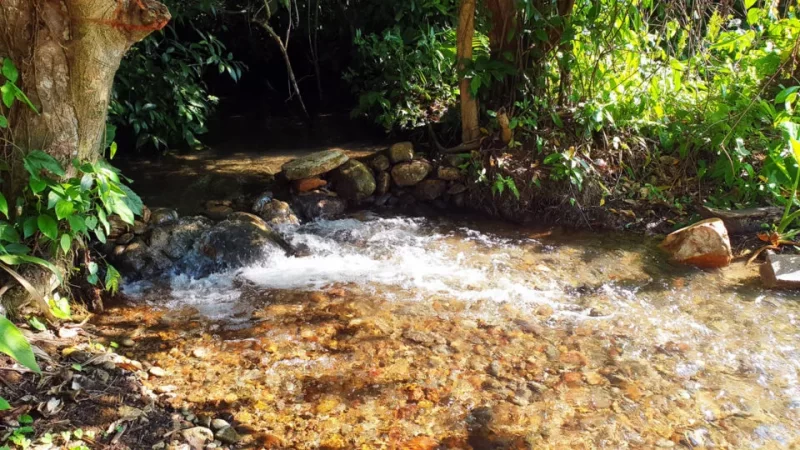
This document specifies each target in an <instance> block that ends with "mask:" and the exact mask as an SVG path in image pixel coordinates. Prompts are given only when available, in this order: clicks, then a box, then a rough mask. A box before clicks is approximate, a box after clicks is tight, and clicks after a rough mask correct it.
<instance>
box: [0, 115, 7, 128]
mask: <svg viewBox="0 0 800 450" xmlns="http://www.w3.org/2000/svg"><path fill="white" fill-rule="evenodd" d="M0 128H8V118H7V117H6V116H4V115H2V114H0Z"/></svg>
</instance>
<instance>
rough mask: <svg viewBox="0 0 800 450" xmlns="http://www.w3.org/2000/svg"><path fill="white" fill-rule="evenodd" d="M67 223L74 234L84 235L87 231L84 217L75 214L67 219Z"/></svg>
mask: <svg viewBox="0 0 800 450" xmlns="http://www.w3.org/2000/svg"><path fill="white" fill-rule="evenodd" d="M67 221H68V222H69V228H70V229H71V230H72V232H73V233H83V232H85V231H86V222H85V221H84V220H83V217H81V216H79V215H75V214H73V215H71V216H69V217H68V218H67Z"/></svg>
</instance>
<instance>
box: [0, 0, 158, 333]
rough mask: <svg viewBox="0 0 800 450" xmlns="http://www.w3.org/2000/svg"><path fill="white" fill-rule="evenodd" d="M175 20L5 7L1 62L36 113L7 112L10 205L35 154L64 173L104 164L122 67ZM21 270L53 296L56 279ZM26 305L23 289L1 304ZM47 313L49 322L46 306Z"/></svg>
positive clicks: (128, 5)
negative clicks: (139, 45)
mask: <svg viewBox="0 0 800 450" xmlns="http://www.w3.org/2000/svg"><path fill="white" fill-rule="evenodd" d="M169 19H170V14H169V11H168V10H167V8H166V7H165V6H164V5H162V4H161V3H158V2H157V1H155V0H0V30H3V32H2V33H0V56H2V57H4V58H11V60H12V61H13V62H14V63H15V65H16V66H17V67H18V69H19V79H18V80H17V83H16V84H17V86H18V87H19V88H20V89H21V90H22V91H23V92H24V93H25V94H26V95H27V97H28V98H29V99H30V101H31V103H32V104H33V105H34V106H35V108H36V111H33V110H31V109H30V108H29V107H27V106H26V105H24V104H22V103H20V102H18V103H16V104H15V105H13V107H12V108H11V110H10V111H6V110H4V111H3V113H4V114H5V115H6V116H7V117H8V118H9V128H7V129H2V130H0V131H1V132H2V136H1V137H2V143H1V144H0V148H2V151H3V155H2V156H0V157H2V158H3V160H4V161H6V162H8V163H9V165H10V167H11V176H10V177H5V180H4V183H3V184H2V188H3V190H4V191H6V193H7V194H8V195H6V198H8V199H15V198H17V195H18V194H20V193H21V192H22V190H23V189H24V187H25V185H26V183H27V177H26V176H25V175H24V173H25V171H24V169H23V168H22V159H23V157H24V155H26V154H27V153H28V152H30V151H32V150H42V151H44V152H46V153H48V154H50V155H51V156H53V157H54V158H56V159H57V160H59V161H61V163H62V165H63V166H64V167H65V168H70V167H71V165H70V164H68V162H69V161H70V160H72V159H75V158H77V159H79V160H89V161H96V160H97V159H99V158H100V157H102V153H103V151H104V150H105V128H106V118H107V117H106V116H107V111H108V103H109V97H110V94H111V87H112V84H113V81H114V75H115V74H116V72H117V69H118V68H119V64H120V61H121V60H122V57H123V55H124V54H125V52H126V51H128V49H129V48H130V47H131V45H133V44H134V43H136V42H138V41H140V40H141V39H143V38H144V37H145V36H147V35H148V34H150V33H151V32H153V31H155V30H159V29H161V28H163V27H164V26H165V25H166V24H167V22H168V21H169ZM67 174H68V175H71V174H70V170H69V169H68V172H67ZM12 214H13V213H12ZM55 263H56V264H57V265H59V266H68V267H71V266H72V264H69V262H68V261H55ZM20 270H21V271H23V276H24V277H25V278H26V279H27V280H29V282H30V284H31V286H32V287H33V288H34V289H35V290H37V291H39V292H43V293H45V294H49V293H50V292H51V291H52V289H53V285H52V273H50V272H48V271H46V270H44V269H42V268H40V267H39V266H35V265H27V266H25V267H22V268H21V269H20ZM64 273H68V270H67V271H64ZM27 298H28V295H27V292H26V291H25V289H22V288H20V287H16V288H12V289H10V290H9V292H8V293H6V294H5V295H4V296H3V298H2V301H3V303H4V304H6V305H8V306H10V307H11V308H17V307H19V306H20V305H21V304H22V303H24V302H26V301H27ZM40 308H41V309H42V311H41V312H42V313H44V314H45V315H48V313H49V309H48V307H47V305H40ZM48 317H49V315H48Z"/></svg>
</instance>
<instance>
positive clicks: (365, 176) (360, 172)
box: [333, 159, 375, 203]
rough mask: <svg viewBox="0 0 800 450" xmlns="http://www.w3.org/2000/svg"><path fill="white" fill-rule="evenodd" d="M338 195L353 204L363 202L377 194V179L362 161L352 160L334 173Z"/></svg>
mask: <svg viewBox="0 0 800 450" xmlns="http://www.w3.org/2000/svg"><path fill="white" fill-rule="evenodd" d="M333 181H334V184H335V189H336V193H337V194H339V195H341V196H342V197H343V198H345V199H346V200H349V201H351V202H355V203H358V202H361V201H362V200H364V199H365V198H367V197H369V196H370V195H372V193H373V192H375V177H373V176H372V171H371V170H369V168H368V167H367V166H365V165H364V164H363V163H361V162H360V161H356V160H354V159H351V160H350V161H347V162H346V163H344V164H342V165H341V166H340V167H339V168H338V169H336V170H335V171H334V172H333Z"/></svg>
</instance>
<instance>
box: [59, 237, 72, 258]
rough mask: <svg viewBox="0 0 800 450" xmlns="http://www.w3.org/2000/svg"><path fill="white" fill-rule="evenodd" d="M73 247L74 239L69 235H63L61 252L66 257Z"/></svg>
mask: <svg viewBox="0 0 800 450" xmlns="http://www.w3.org/2000/svg"><path fill="white" fill-rule="evenodd" d="M71 247H72V237H70V235H69V234H67V233H64V234H62V235H61V250H62V251H63V252H64V254H65V255H66V254H67V253H69V249H70V248H71Z"/></svg>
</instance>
